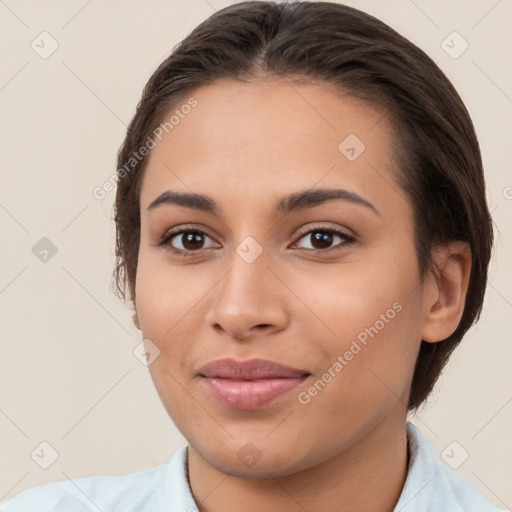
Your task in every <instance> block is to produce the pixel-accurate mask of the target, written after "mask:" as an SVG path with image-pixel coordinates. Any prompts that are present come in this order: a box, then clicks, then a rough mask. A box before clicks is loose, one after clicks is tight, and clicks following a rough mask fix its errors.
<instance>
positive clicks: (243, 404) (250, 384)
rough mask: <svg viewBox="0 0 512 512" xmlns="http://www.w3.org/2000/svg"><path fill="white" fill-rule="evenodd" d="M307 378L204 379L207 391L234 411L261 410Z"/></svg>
mask: <svg viewBox="0 0 512 512" xmlns="http://www.w3.org/2000/svg"><path fill="white" fill-rule="evenodd" d="M305 378H306V377H297V378H276V379H258V380H232V379H220V378H209V377H203V378H202V381H203V383H204V385H205V387H206V390H207V391H208V392H209V393H210V395H211V396H213V397H214V398H215V399H216V400H217V401H219V402H220V403H221V404H222V405H225V406H226V407H230V408H232V409H259V408H261V407H264V406H265V405H268V404H269V403H270V402H272V401H273V400H275V399H276V398H277V397H278V396H281V395H283V394H284V393H287V392H289V391H291V390H293V389H294V388H296V387H297V386H299V385H300V384H301V383H302V382H304V379H305Z"/></svg>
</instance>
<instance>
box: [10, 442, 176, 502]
mask: <svg viewBox="0 0 512 512" xmlns="http://www.w3.org/2000/svg"><path fill="white" fill-rule="evenodd" d="M180 452H181V450H180ZM180 452H178V453H176V454H175V456H174V457H173V459H174V458H175V457H178V458H179V457H180V456H181V455H182V454H181V453H180ZM171 460H172V459H171ZM169 464H170V463H167V464H162V465H160V466H157V467H154V468H150V469H146V470H143V471H138V472H136V473H131V474H128V475H121V476H91V477H83V478H76V479H68V480H63V481H59V482H51V483H47V484H43V485H39V486H36V487H32V488H30V489H26V490H25V491H22V492H21V493H19V494H18V495H16V496H14V498H11V499H10V500H8V501H6V502H3V503H1V504H0V512H90V511H94V512H98V511H102V512H121V511H122V512H132V511H133V512H135V511H146V510H147V511H155V512H156V511H158V510H161V501H162V499H161V493H162V492H163V491H164V487H165V486H166V483H167V482H168V478H166V475H167V474H168V472H169Z"/></svg>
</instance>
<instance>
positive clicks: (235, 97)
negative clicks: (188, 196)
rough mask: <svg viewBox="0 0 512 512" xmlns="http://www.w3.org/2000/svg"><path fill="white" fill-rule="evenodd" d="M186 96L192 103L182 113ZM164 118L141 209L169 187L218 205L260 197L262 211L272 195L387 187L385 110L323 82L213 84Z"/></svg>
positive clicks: (389, 160) (370, 191) (373, 192)
mask: <svg viewBox="0 0 512 512" xmlns="http://www.w3.org/2000/svg"><path fill="white" fill-rule="evenodd" d="M189 98H193V99H194V100H195V102H196V104H195V106H194V107H193V108H191V109H190V108H182V107H183V105H185V104H187V100H188V99H189ZM176 111H177V112H176ZM173 113H174V114H175V117H174V121H175V122H174V123H173V124H172V127H171V126H170V125H168V127H167V132H168V133H166V131H164V133H163V137H162V140H161V141H159V140H156V139H155V142H156V143H157V144H156V147H154V149H152V150H151V152H150V155H149V162H148V165H147V167H146V172H145V176H144V179H143V182H142V189H141V209H142V210H145V209H146V208H147V206H148V205H149V204H150V203H151V201H152V200H154V198H155V197H156V195H158V194H160V193H161V192H163V191H164V190H166V189H168V188H170V189H175V190H180V191H186V192H190V191H193V192H202V193H211V194H212V195H216V196H218V197H219V200H220V202H222V201H223V200H225V201H226V202H233V201H234V202H237V201H240V200H242V199H243V200H254V201H255V203H254V206H255V207H256V201H258V202H259V200H260V199H262V198H265V197H268V198H269V202H268V206H269V207H270V206H273V204H274V203H273V202H272V198H273V197H274V196H282V195H285V194H289V193H290V192H293V191H294V190H295V189H297V190H299V189H304V188H305V187H307V188H313V187H315V186H322V187H328V186H336V187H339V186H344V187H345V188H347V189H348V190H351V191H353V192H356V193H358V192H363V193H364V195H366V196H368V195H370V196H374V199H375V196H377V195H379V191H380V192H382V190H383V188H382V187H383V186H387V188H390V183H391V182H392V181H393V176H392V172H393V170H394V163H393V155H392V144H391V131H390V130H389V126H388V121H387V118H386V115H385V111H383V110H381V109H377V108H375V107H374V106H372V105H370V104H368V103H365V102H363V101H361V100H359V99H356V98H353V97H350V96H348V95H343V94H341V93H340V92H338V91H336V90H335V89H334V88H333V87H332V86H330V85H329V84H323V83H318V84H308V85H297V84H294V83H292V82H290V81H289V80H286V79H282V80H260V81H256V82H251V83H241V82H235V81H230V80H222V81H218V82H215V83H214V84H212V85H209V86H206V87H202V88H199V89H196V90H195V91H193V92H192V93H191V94H190V97H186V98H185V99H184V100H183V101H182V103H178V104H176V105H175V106H174V107H173V109H172V111H171V112H169V113H168V115H167V116H165V118H164V122H165V120H167V119H168V118H170V117H171V115H173ZM386 183H387V185H386ZM397 188H398V187H397V186H396V185H395V186H391V188H390V190H389V192H390V193H392V192H393V189H394V193H397V192H399V191H398V190H396V189H397ZM361 195H363V194H361ZM381 195H382V194H381ZM372 202H373V201H372ZM377 202H379V201H377Z"/></svg>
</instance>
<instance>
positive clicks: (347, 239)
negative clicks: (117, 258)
mask: <svg viewBox="0 0 512 512" xmlns="http://www.w3.org/2000/svg"><path fill="white" fill-rule="evenodd" d="M316 232H321V233H329V234H334V235H337V236H339V237H340V238H341V239H342V240H343V242H340V244H338V245H339V247H338V248H337V249H336V248H332V247H331V248H329V249H303V250H305V251H307V252H308V253H313V254H325V253H328V252H331V251H337V250H341V249H342V248H343V247H346V246H348V245H351V244H353V243H354V242H355V241H356V240H355V238H354V237H353V236H350V235H348V234H347V233H345V232H343V231H341V230H340V229H338V228H332V227H325V226H314V227H309V228H308V229H307V230H304V231H302V232H299V234H298V238H297V241H298V240H300V239H301V238H303V237H305V236H306V235H310V234H312V233H316ZM185 233H194V234H199V235H205V236H207V237H208V238H211V237H210V236H209V235H208V234H207V233H205V232H204V231H202V230H200V229H197V228H193V227H187V226H185V227H183V228H181V229H179V230H177V231H171V232H167V233H165V234H164V236H163V237H162V238H161V239H160V241H159V242H157V244H156V245H157V246H166V249H167V250H168V251H169V252H171V253H173V254H178V255H181V256H183V257H187V256H194V255H196V254H199V253H200V252H201V251H203V250H205V249H198V250H196V251H190V250H188V251H183V250H182V249H175V248H173V247H172V245H171V244H170V242H171V240H172V239H173V238H175V237H177V236H178V235H182V234H185ZM334 247H336V246H334Z"/></svg>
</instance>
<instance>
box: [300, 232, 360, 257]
mask: <svg viewBox="0 0 512 512" xmlns="http://www.w3.org/2000/svg"><path fill="white" fill-rule="evenodd" d="M299 240H306V242H309V247H299V248H300V249H306V250H308V251H311V252H314V253H322V252H329V251H332V250H337V249H338V248H342V247H343V246H346V245H350V244H352V243H353V242H355V238H354V237H352V236H350V235H348V234H347V233H344V232H343V231H341V230H340V229H337V228H336V229H335V228H326V227H316V228H313V229H309V230H308V231H307V232H305V233H304V234H302V235H301V237H300V238H299ZM333 244H335V245H334V247H332V245H333ZM336 246H339V247H336Z"/></svg>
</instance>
